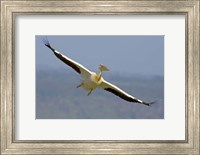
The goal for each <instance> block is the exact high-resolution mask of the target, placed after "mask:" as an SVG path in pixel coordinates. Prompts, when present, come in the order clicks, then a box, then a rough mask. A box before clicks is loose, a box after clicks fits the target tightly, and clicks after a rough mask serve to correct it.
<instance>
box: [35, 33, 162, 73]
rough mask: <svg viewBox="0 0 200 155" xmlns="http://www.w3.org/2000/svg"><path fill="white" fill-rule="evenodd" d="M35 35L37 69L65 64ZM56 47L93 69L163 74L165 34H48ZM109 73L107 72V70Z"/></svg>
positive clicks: (56, 67)
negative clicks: (101, 67)
mask: <svg viewBox="0 0 200 155" xmlns="http://www.w3.org/2000/svg"><path fill="white" fill-rule="evenodd" d="M43 37H44V36H36V69H37V70H43V69H45V70H46V69H51V70H55V69H56V70H60V69H66V70H70V69H71V68H69V67H67V66H65V64H63V63H62V62H60V60H58V59H57V58H56V57H55V56H54V55H53V54H52V53H51V51H50V50H49V49H48V48H46V47H45V46H44V45H43V43H42V41H41V40H42V38H43ZM47 38H48V40H49V42H50V44H51V45H52V47H54V48H55V49H56V50H57V51H59V52H61V53H62V54H64V55H66V56H68V57H70V58H71V59H73V60H75V61H77V62H79V63H81V64H82V65H84V66H85V67H87V68H88V69H90V70H92V71H97V67H98V65H99V64H104V65H105V66H107V67H108V68H109V69H110V71H111V72H112V73H117V74H124V75H129V74H130V75H138V74H139V75H145V76H148V75H153V76H154V75H159V76H163V75H164V36H47ZM106 74H109V73H106Z"/></svg>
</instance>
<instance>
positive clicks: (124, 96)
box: [100, 79, 153, 106]
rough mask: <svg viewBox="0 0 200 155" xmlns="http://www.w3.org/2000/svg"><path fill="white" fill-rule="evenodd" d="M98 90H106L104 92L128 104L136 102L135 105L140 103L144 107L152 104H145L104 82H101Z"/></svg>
mask: <svg viewBox="0 0 200 155" xmlns="http://www.w3.org/2000/svg"><path fill="white" fill-rule="evenodd" d="M100 88H102V89H104V90H106V91H109V92H111V93H113V94H115V95H117V96H119V97H120V98H122V99H124V100H126V101H129V102H136V103H140V104H144V105H147V106H150V104H152V103H153V102H152V103H146V102H143V101H141V100H139V99H137V98H135V97H133V96H131V95H129V94H127V93H126V92H124V91H123V90H121V89H120V88H118V87H117V86H115V85H113V84H111V83H109V82H107V81H106V80H104V79H103V80H102V83H101V84H100Z"/></svg>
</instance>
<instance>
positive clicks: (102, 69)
mask: <svg viewBox="0 0 200 155" xmlns="http://www.w3.org/2000/svg"><path fill="white" fill-rule="evenodd" d="M99 70H100V71H101V72H102V71H109V69H108V68H107V67H106V66H104V65H102V64H100V65H99Z"/></svg>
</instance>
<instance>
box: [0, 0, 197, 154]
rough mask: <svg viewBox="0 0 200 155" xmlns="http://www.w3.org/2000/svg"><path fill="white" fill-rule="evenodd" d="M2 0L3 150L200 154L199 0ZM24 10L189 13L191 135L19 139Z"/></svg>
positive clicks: (188, 115) (188, 127)
mask: <svg viewBox="0 0 200 155" xmlns="http://www.w3.org/2000/svg"><path fill="white" fill-rule="evenodd" d="M0 1H1V56H0V60H1V63H0V64H1V65H0V66H1V75H0V77H1V78H0V79H1V83H0V85H1V107H0V108H1V115H0V118H1V119H0V121H1V126H0V128H1V132H0V133H1V137H0V139H1V141H0V143H1V154H188V155H192V154H196V155H197V154H200V149H199V148H200V138H199V137H200V134H199V133H200V130H199V123H200V120H199V116H200V115H199V114H200V113H199V96H200V95H199V93H200V92H199V86H200V83H199V79H200V77H199V71H200V68H199V66H200V63H199V56H200V55H199V49H200V48H199V47H200V44H199V26H200V18H199V13H200V11H199V9H200V5H199V4H200V3H199V0H188V1H179V0H162V1H154V0H146V1H137V0H124V1H104V0H99V1H92V0H91V1H86V0H79V1H78V0H75V1H67V0H63V1H48V0H39V1H34V0H18V1H15V0H13V1H9V0H0ZM18 14H22V15H28V14H30V15H31V14H38V15H41V14H61V15H62V14H85V15H91V14H103V15H108V14H112V15H113V14H115V15H118V14H125V15H131V14H139V15H144V14H149V15H151V14H152V15H153V14H158V15H160V14H163V15H166V14H170V15H175V14H183V15H185V18H186V60H185V62H186V63H185V64H186V66H185V68H186V139H185V140H182V141H178V140H175V141H172V140H171V141H150V140H148V141H144V140H143V141H86V140H85V141H53V140H52V141H19V140H15V138H14V137H15V132H14V131H15V121H14V120H15V118H14V113H15V98H14V96H15V77H14V75H15V73H14V72H15V70H14V68H15V62H14V61H15V48H14V42H15V40H14V38H15V37H14V36H15V35H14V34H15V27H14V23H15V22H14V21H15V17H16V15H18Z"/></svg>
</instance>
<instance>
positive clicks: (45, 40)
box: [42, 37, 55, 52]
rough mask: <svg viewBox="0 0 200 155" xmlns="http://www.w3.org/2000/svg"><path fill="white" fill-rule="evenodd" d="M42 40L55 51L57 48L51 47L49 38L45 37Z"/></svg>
mask: <svg viewBox="0 0 200 155" xmlns="http://www.w3.org/2000/svg"><path fill="white" fill-rule="evenodd" d="M42 42H43V44H44V45H45V46H47V47H48V48H50V49H51V50H52V51H53V52H54V51H55V49H54V48H52V47H51V45H50V43H49V40H48V38H47V37H44V38H43V39H42Z"/></svg>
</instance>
